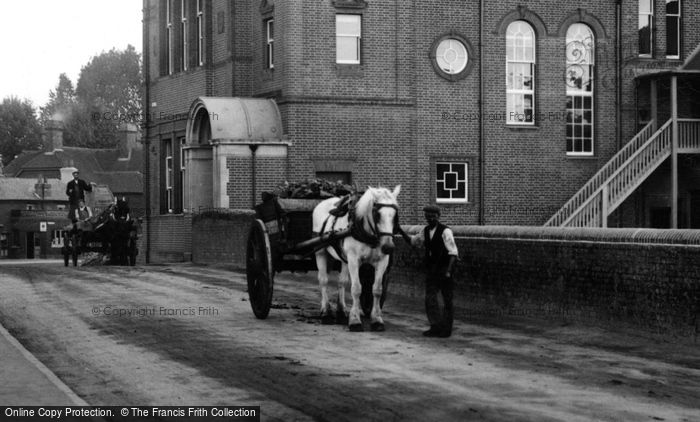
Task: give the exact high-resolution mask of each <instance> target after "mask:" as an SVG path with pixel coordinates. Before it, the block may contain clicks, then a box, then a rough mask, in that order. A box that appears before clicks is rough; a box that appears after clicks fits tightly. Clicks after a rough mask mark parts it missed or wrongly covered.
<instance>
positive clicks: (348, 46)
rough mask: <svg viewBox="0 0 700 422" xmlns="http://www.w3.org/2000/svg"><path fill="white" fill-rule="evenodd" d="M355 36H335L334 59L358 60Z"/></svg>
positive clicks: (339, 60)
mask: <svg viewBox="0 0 700 422" xmlns="http://www.w3.org/2000/svg"><path fill="white" fill-rule="evenodd" d="M357 53H358V52H357V38H355V37H337V38H336V60H337V61H338V62H341V61H343V62H348V61H354V62H359V60H360V59H359V57H358V54H357Z"/></svg>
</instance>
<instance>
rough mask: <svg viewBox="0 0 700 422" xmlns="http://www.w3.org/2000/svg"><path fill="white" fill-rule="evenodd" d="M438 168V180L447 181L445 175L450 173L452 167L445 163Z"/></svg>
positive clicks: (439, 164)
mask: <svg viewBox="0 0 700 422" xmlns="http://www.w3.org/2000/svg"><path fill="white" fill-rule="evenodd" d="M436 167H437V178H438V180H445V173H447V172H448V171H450V165H449V164H444V163H438V164H437V165H436Z"/></svg>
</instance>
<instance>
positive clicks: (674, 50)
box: [666, 0, 681, 59]
mask: <svg viewBox="0 0 700 422" xmlns="http://www.w3.org/2000/svg"><path fill="white" fill-rule="evenodd" d="M680 51H681V0H666V57H668V58H671V59H678V58H680V54H681V53H680Z"/></svg>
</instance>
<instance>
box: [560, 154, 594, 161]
mask: <svg viewBox="0 0 700 422" xmlns="http://www.w3.org/2000/svg"><path fill="white" fill-rule="evenodd" d="M566 159H567V160H597V159H598V157H596V156H595V155H569V154H566Z"/></svg>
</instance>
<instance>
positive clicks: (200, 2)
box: [197, 0, 204, 66]
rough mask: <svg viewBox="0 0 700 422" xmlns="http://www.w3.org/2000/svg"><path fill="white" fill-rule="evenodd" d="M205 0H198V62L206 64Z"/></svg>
mask: <svg viewBox="0 0 700 422" xmlns="http://www.w3.org/2000/svg"><path fill="white" fill-rule="evenodd" d="M203 3H204V0H197V63H198V64H199V66H201V65H203V64H204V4H203Z"/></svg>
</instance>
